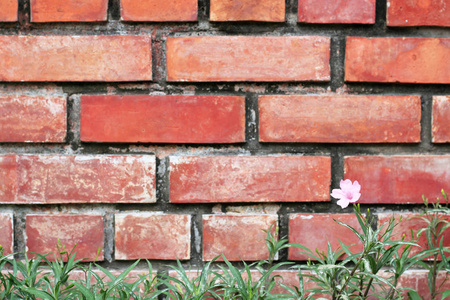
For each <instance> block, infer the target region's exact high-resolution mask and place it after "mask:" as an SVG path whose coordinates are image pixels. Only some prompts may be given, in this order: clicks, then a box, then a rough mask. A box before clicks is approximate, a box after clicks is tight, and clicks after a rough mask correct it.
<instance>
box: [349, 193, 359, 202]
mask: <svg viewBox="0 0 450 300" xmlns="http://www.w3.org/2000/svg"><path fill="white" fill-rule="evenodd" d="M359 197H361V193H354V194H353V198H352V199H351V200H350V202H352V203H353V202H356V201H358V200H359Z"/></svg>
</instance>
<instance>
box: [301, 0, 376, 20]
mask: <svg viewBox="0 0 450 300" xmlns="http://www.w3.org/2000/svg"><path fill="white" fill-rule="evenodd" d="M375 2H376V0H299V1H298V21H299V22H302V23H360V24H373V23H375Z"/></svg>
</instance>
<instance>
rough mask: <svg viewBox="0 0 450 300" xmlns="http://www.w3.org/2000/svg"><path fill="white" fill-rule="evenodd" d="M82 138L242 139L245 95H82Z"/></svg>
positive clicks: (143, 140)
mask: <svg viewBox="0 0 450 300" xmlns="http://www.w3.org/2000/svg"><path fill="white" fill-rule="evenodd" d="M105 111H108V113H106V114H105ZM81 140H82V141H86V142H114V143H117V142H119V143H124V142H126V143H137V142H141V143H241V142H245V98H244V97H235V96H182V95H177V96H167V95H165V96H145V95H139V96H82V97H81Z"/></svg>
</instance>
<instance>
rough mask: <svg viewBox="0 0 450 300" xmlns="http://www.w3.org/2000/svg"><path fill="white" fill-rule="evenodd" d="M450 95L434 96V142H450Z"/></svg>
mask: <svg viewBox="0 0 450 300" xmlns="http://www.w3.org/2000/svg"><path fill="white" fill-rule="evenodd" d="M449 116H450V96H435V97H433V127H432V132H433V143H449V142H450V126H449Z"/></svg>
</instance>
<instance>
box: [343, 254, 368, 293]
mask: <svg viewBox="0 0 450 300" xmlns="http://www.w3.org/2000/svg"><path fill="white" fill-rule="evenodd" d="M364 256H365V252H364V253H363V255H362V256H361V259H360V260H359V261H358V262H357V263H356V265H355V267H354V268H353V270H352V272H351V273H350V275H348V277H347V279H346V280H345V282H344V284H343V285H342V288H341V289H340V290H339V292H338V294H337V296H336V299H337V300H339V297H340V296H341V294H342V291H343V290H344V289H345V287H346V286H347V284H348V282H349V281H350V278H352V277H353V275H354V274H355V272H356V270H357V269H358V268H359V265H360V264H361V261H362V258H363V257H364Z"/></svg>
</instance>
